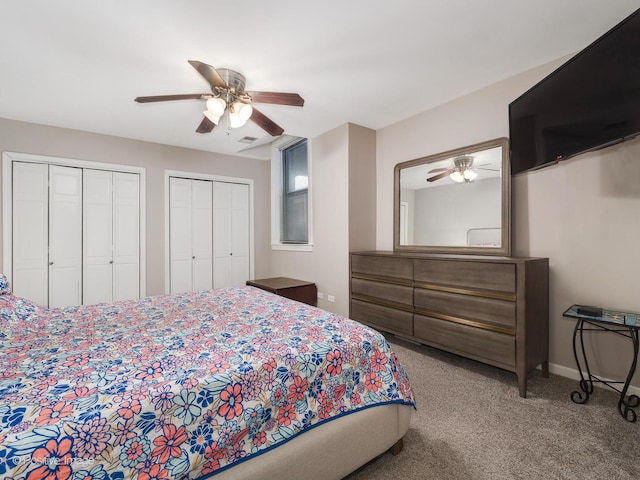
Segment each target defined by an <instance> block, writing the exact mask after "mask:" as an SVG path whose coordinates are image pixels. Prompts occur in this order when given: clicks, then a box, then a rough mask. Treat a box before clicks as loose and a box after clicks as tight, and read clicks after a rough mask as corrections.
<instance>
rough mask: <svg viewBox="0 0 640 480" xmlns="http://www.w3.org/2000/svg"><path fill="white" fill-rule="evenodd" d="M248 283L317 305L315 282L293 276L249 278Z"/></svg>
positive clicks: (282, 295)
mask: <svg viewBox="0 0 640 480" xmlns="http://www.w3.org/2000/svg"><path fill="white" fill-rule="evenodd" d="M247 285H250V286H252V287H256V288H259V289H261V290H266V291H267V292H271V293H275V294H276V295H280V296H281V297H286V298H290V299H291V300H297V301H298V302H302V303H306V304H308V305H312V306H314V307H315V306H316V305H317V303H318V289H317V288H316V284H315V283H313V282H306V281H304V280H295V279H293V278H286V277H275V278H262V279H259V280H247Z"/></svg>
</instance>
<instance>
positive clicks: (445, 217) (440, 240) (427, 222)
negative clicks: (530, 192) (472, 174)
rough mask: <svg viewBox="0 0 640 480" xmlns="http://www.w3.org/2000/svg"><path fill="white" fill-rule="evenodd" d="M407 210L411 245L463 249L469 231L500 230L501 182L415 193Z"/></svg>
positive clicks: (446, 187)
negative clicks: (410, 215)
mask: <svg viewBox="0 0 640 480" xmlns="http://www.w3.org/2000/svg"><path fill="white" fill-rule="evenodd" d="M412 207H413V208H412ZM409 210H410V211H411V210H413V216H414V222H413V244H414V245H433V246H443V245H446V246H460V247H466V246H468V245H467V232H468V230H469V229H471V228H500V225H501V223H502V213H501V212H502V208H501V179H500V178H499V177H492V178H487V179H484V180H479V181H475V182H471V183H461V184H454V185H452V184H450V183H449V184H445V185H443V186H436V187H431V188H423V189H419V190H414V198H413V202H412V203H410V204H409Z"/></svg>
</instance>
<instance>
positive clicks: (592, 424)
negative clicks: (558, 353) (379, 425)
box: [348, 337, 640, 480]
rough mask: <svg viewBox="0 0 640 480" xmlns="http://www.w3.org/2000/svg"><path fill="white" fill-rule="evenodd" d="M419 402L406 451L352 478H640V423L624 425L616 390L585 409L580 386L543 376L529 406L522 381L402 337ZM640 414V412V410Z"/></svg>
mask: <svg viewBox="0 0 640 480" xmlns="http://www.w3.org/2000/svg"><path fill="white" fill-rule="evenodd" d="M389 341H390V343H391V346H392V348H393V350H394V351H395V352H396V354H397V355H398V358H399V359H400V362H401V363H402V364H403V365H404V367H405V368H406V370H407V372H408V374H409V378H410V380H411V383H412V386H413V389H414V394H415V397H416V402H417V410H416V411H414V412H413V415H412V419H411V424H410V427H409V431H408V432H407V435H406V436H405V438H404V449H403V451H402V452H401V453H400V454H399V455H396V456H393V455H391V454H390V453H385V454H384V455H382V456H380V457H378V458H377V459H376V460H374V461H372V462H370V463H369V464H367V465H365V466H364V467H363V468H361V469H360V470H358V471H357V472H355V473H354V474H352V475H350V476H349V477H348V479H349V480H362V479H367V480H383V479H384V480H388V479H403V480H407V479H436V480H438V479H447V480H484V479H491V480H499V479H545V480H546V479H616V480H622V479H640V421H638V422H636V423H630V422H627V421H626V420H624V419H623V418H622V417H621V416H620V414H619V413H618V409H617V401H618V396H617V394H616V393H615V392H613V391H611V390H609V389H604V388H596V391H595V393H594V395H593V396H592V397H591V398H590V399H589V401H588V403H586V404H584V405H577V404H575V403H573V402H572V401H571V399H570V394H571V392H572V391H573V390H576V388H577V382H576V381H574V380H571V379H567V378H564V377H560V376H557V375H553V374H552V375H550V378H543V377H542V376H541V375H540V374H539V373H537V372H534V373H533V376H532V377H531V378H530V380H529V384H528V392H527V398H520V396H519V395H518V385H517V381H516V376H515V374H513V373H510V372H506V371H504V370H500V369H498V368H495V367H490V366H488V365H484V364H481V363H478V362H474V361H472V360H468V359H465V358H462V357H458V356H456V355H452V354H448V353H446V352H442V351H440V350H436V349H433V348H429V347H426V346H420V345H414V344H412V343H409V342H404V341H402V340H400V339H397V338H395V337H390V338H389ZM637 413H638V414H639V415H640V410H638V411H637Z"/></svg>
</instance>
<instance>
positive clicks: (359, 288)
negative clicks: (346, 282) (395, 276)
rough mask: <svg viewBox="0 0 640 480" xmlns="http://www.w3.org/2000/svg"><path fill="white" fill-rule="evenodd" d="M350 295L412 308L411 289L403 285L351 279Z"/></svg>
mask: <svg viewBox="0 0 640 480" xmlns="http://www.w3.org/2000/svg"><path fill="white" fill-rule="evenodd" d="M351 295H358V296H366V297H372V298H376V299H379V300H381V301H383V302H384V301H386V302H392V303H396V304H402V305H406V306H407V307H409V308H412V306H413V288H412V287H408V286H404V285H394V284H392V283H384V282H376V281H372V280H363V279H361V278H352V279H351Z"/></svg>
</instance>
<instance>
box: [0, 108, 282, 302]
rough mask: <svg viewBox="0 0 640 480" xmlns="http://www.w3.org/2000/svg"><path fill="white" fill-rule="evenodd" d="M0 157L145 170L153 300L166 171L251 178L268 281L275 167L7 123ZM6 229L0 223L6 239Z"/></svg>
mask: <svg viewBox="0 0 640 480" xmlns="http://www.w3.org/2000/svg"><path fill="white" fill-rule="evenodd" d="M194 135H195V133H194ZM0 151H9V152H21V153H31V154H36V155H48V156H53V157H64V158H73V159H80V160H89V161H96V162H105V163H116V164H118V163H119V164H125V165H135V166H141V167H145V168H146V178H147V185H146V195H147V198H146V206H147V225H146V234H147V295H158V294H161V293H164V170H165V169H169V170H180V171H187V172H197V173H207V174H212V175H221V176H229V177H240V178H251V179H253V180H254V208H255V236H254V242H255V255H256V258H255V274H256V277H258V278H260V277H265V276H267V275H268V272H269V269H270V265H269V260H270V257H269V228H270V227H269V191H270V187H269V175H270V171H269V162H266V161H261V160H252V159H247V158H239V157H233V156H229V155H220V154H214V153H209V152H203V151H199V150H190V149H186V148H179V147H170V146H167V145H160V144H156V143H149V142H141V141H137V140H129V139H125V138H120V137H113V136H108V135H99V134H95V133H89V132H81V131H78V130H70V129H65V128H57V127H50V126H46V125H37V124H33V123H25V122H17V121H13V120H7V119H1V118H0ZM1 228H2V222H1V221H0V239H1V238H2V235H1ZM0 242H1V240H0ZM1 247H2V245H0V261H1V260H2V259H1V255H2V253H1V252H2V248H1Z"/></svg>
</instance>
